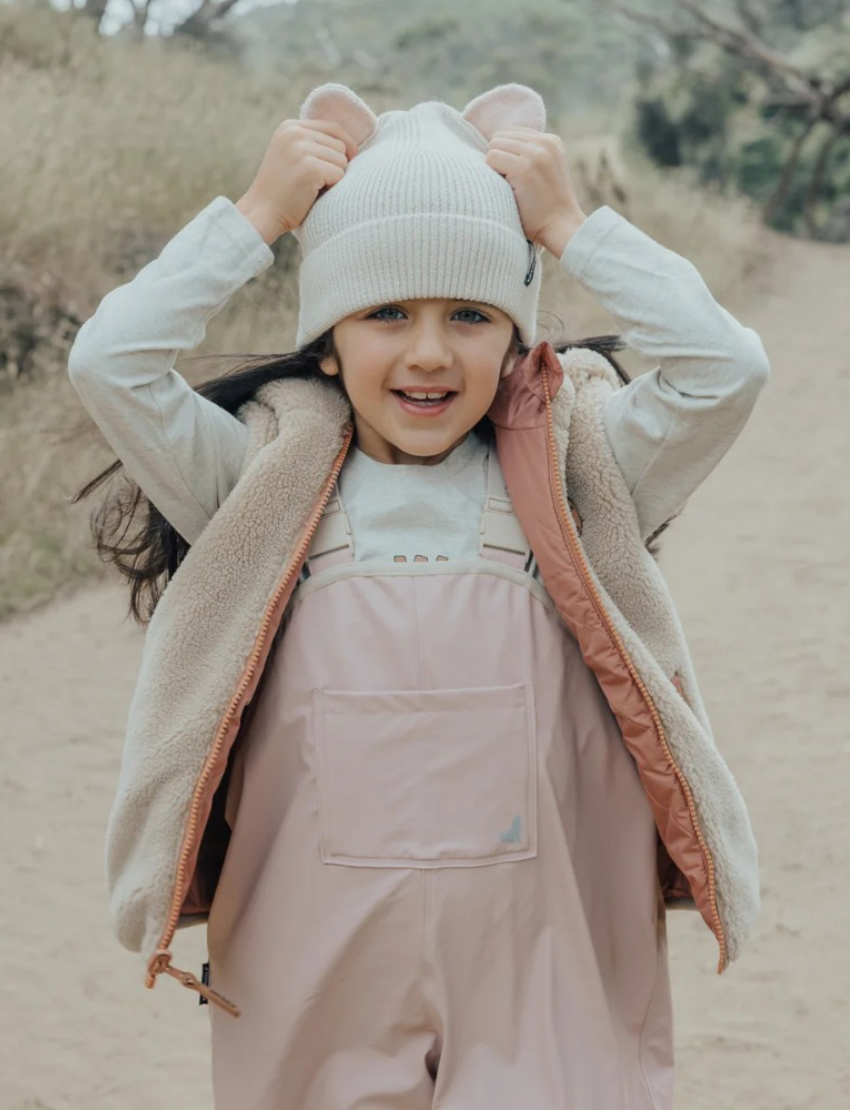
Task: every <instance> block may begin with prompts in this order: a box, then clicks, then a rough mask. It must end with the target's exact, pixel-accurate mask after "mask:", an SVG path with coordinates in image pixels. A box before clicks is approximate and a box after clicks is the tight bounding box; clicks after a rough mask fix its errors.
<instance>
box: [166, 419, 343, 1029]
mask: <svg viewBox="0 0 850 1110" xmlns="http://www.w3.org/2000/svg"><path fill="white" fill-rule="evenodd" d="M353 436H354V425H353V424H352V425H350V426H349V428H348V431H347V432H346V435H345V441H344V443H343V445H342V448H341V449H340V452H339V454H338V455H337V457H336V459H335V461H334V464H333V467H332V468H331V472H330V474H329V476H328V478H327V481H326V482H325V485H324V488H323V489H322V493H321V495H320V497H319V500H318V501H317V502H316V505H315V506H314V508H313V512H312V514H311V516H310V518H309V519H308V521H307V524H306V525H305V527H304V531H303V532H302V534H301V539H300V541H299V543H298V546H297V547H296V549H295V552H294V553H293V555H292V558H291V559H290V560H289V563H288V564H287V566H286V570H285V571H284V574H283V577H282V578H281V579H280V581H279V582H278V584H277V587H276V589H275V591H274V594H273V595H272V599H271V601H270V602H269V604H268V606H267V607H266V611H265V614H264V615H263V621H262V624H261V626H260V632H259V635H258V637H257V639H256V641H255V643H254V648H253V650H252V652H251V655H250V658H249V660H248V664H247V667H246V670H245V671H244V673H243V675H242V680H241V681H240V683H239V686H238V687H237V689H236V693H235V694H234V695H233V697H232V698H231V699H230V704H229V705H228V707H227V710H226V711H225V714H224V716H223V717H222V719H221V721H220V723H219V726H218V731H217V732H216V735H215V739H214V741H213V746H212V748H211V750H210V752H209V754H208V756H207V758H206V760H205V761H204V766H203V769H202V770H201V774H200V777H199V779H198V781H197V783H196V785H195V793H194V795H193V797H192V804H191V807H190V810H189V822H188V824H187V826H186V831H185V833H184V836H183V846H182V848H181V851H180V858H179V860H178V862H177V872H176V875H175V878H174V893H173V895H172V899H171V907H170V909H169V914H168V920H167V922H166V925H165V929H164V930H163V933H162V936H161V937H160V941H159V944H158V945H157V948H156V952H155V953H154V955H153V957H152V958H151V961H150V963H149V965H148V976H147V979H146V980H145V986H146V987H149V988H151V989H152V988H153V987H154V985H155V983H156V976H157V975H160V974H162V973H163V972H166V973H167V974H168V975H172V976H173V977H174V978H175V979H178V980H179V981H180V982H181V983H182V984H183V986H184V987H188V988H189V989H190V990H196V991H198V993H199V994H202V995H203V996H204V997H205V998H206V999H207V1000H208V1001H210V1002H213V1003H215V1005H217V1006H220V1007H221V1008H222V1009H223V1010H226V1011H227V1013H229V1014H232V1015H233V1016H234V1017H238V1016H239V1007H238V1006H237V1005H236V1004H235V1003H234V1002H231V1001H230V999H228V998H225V997H224V995H221V994H219V993H218V991H215V990H213V989H212V988H211V987H207V986H205V984H203V983H201V982H200V981H199V980H198V979H197V978H196V977H195V976H194V975H193V974H192V972H191V971H181V970H180V968H178V967H174V966H173V965H172V963H171V952H170V951H169V948H168V946H169V944H170V943H171V940H172V938H173V936H174V933H175V930H176V928H177V922H178V920H179V918H180V907H181V905H182V902H183V886H184V883H185V878H186V876H185V870H186V863H187V861H188V859H189V856H190V855H191V849H192V847H193V841H194V838H195V834H196V832H197V825H198V812H199V807H200V799H201V796H202V794H203V792H204V787H205V786H206V783H207V780H208V779H209V776H210V769H211V768H212V767H213V765H214V764H215V763H216V762H217V760H218V756H219V753H220V750H221V745H222V742H223V740H224V737H225V735H226V734H227V730H228V727H229V725H230V721H231V719H232V717H233V714H234V712H235V711H236V707H237V706H238V705H239V702H240V700H241V698H242V695H243V693H244V692H245V690H246V688H247V686H248V684H249V683H250V681H251V677H252V676H253V673H254V670H255V669H256V664H257V660H258V659H259V656H260V651H261V650H262V647H263V644H264V643H265V640H266V637H267V635H268V630H269V625H270V623H271V614H272V612H273V611H274V609H275V607H276V605H277V602H278V599H279V598H280V595H281V594H282V593H283V591H284V590H285V589H286V586H287V584H288V582H289V579H290V578H291V577H292V574H293V571H294V570H295V567H296V566H297V565H298V564H299V563H300V562H301V561H302V560H303V558H304V555H305V554H306V552H307V550H308V548H309V546H310V541H311V540H312V538H313V534H314V533H315V531H316V529H317V528H318V526H319V520H320V518H321V516H322V513H323V512H324V510H325V506H326V505H327V503H328V501H329V500H330V496H331V493H332V492H333V488H334V485H335V484H336V480H337V478H338V477H339V472H340V470H341V469H342V464H343V462H344V460H345V456H346V455H347V453H348V449H349V447H350V445H351V440H352V438H353Z"/></svg>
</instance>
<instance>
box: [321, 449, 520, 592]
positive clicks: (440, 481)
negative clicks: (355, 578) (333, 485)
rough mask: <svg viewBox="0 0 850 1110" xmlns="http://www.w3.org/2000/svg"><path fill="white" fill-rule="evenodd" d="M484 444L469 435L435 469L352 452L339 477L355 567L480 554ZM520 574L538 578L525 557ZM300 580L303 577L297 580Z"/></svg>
mask: <svg viewBox="0 0 850 1110" xmlns="http://www.w3.org/2000/svg"><path fill="white" fill-rule="evenodd" d="M487 460H488V445H487V443H486V441H485V440H484V439H482V438H481V437H480V436H479V435H478V434H477V433H476V432H475V431H470V432H469V433H468V434H467V436H466V438H465V439H464V440H463V441H462V442H461V443H459V444H458V445H457V447H455V448H454V450H453V451H452V452H451V453H450V454H449V455H447V456H446V458H444V459H443V460H442V461H441V462H439V463H435V464H434V465H428V466H423V465H422V464H420V463H413V464H403V463H382V462H378V461H377V460H376V459H373V458H372V457H371V456H370V455H367V454H365V452H363V451H361V450H360V448H359V447H357V446H356V444H355V445H353V446H352V448H351V450H350V451H349V453H348V455H347V457H346V460H345V463H344V464H343V467H342V470H341V472H340V477H339V486H340V493H341V495H342V503H343V506H344V507H345V511H346V513H347V515H348V521H349V526H350V528H351V540H352V546H353V548H354V561H355V562H365V561H366V560H368V559H379V560H381V561H386V562H407V563H412V562H414V561H417V556H419V559H418V561H419V562H421V561H422V557H423V556H424V558H425V559H426V560H427V561H428V562H435V561H436V560H437V558H438V557H442V558H444V559H465V558H470V557H472V556H475V555H478V554H480V543H481V534H480V531H479V529H480V525H481V514H482V512H483V510H484V501H485V498H486V496H487ZM526 570H528V571H529V573H531V574H534V575H535V577H537V578H538V579H539V577H540V574H539V570H538V568H537V562H536V560H535V559H534V556H533V555H530V556H529V560H528V564H527V565H526ZM304 577H306V575H305V574H303V573H302V579H303V578H304Z"/></svg>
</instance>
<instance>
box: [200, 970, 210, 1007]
mask: <svg viewBox="0 0 850 1110" xmlns="http://www.w3.org/2000/svg"><path fill="white" fill-rule="evenodd" d="M201 982H202V983H203V984H204V986H205V987H208V986H209V985H210V965H209V964H208V963H205V964H202V965H201ZM209 1004H210V1003H209V999H208V998H204V996H203V995H202V994H199V995H198V1005H199V1006H209Z"/></svg>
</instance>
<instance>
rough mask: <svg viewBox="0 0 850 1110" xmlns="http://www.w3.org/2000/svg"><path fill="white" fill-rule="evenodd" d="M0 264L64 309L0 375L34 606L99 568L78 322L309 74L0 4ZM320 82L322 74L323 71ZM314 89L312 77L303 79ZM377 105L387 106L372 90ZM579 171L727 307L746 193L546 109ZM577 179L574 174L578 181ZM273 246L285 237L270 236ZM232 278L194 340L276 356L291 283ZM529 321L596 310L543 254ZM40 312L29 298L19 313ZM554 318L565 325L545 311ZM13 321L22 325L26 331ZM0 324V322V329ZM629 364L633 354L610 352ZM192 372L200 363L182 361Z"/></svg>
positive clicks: (2, 439) (24, 569)
mask: <svg viewBox="0 0 850 1110" xmlns="http://www.w3.org/2000/svg"><path fill="white" fill-rule="evenodd" d="M0 52H2V53H0V57H2V66H0V103H2V104H4V106H11V110H7V111H4V112H2V113H0V144H1V145H0V149H3V150H4V152H5V157H4V159H3V160H2V162H0V273H2V274H4V275H12V281H13V282H14V283H16V288H18V287H20V288H24V289H26V290H27V293H28V296H29V297H30V298H31V299H30V302H29V303H30V304H31V305H33V306H35V305H38V306H39V307H43V305H42V304H41V302H49V303H50V305H51V306H53V308H54V309H56V311H57V313H58V314H59V315H61V316H62V317H63V319H64V320H65V322H66V324H65V332H64V333H62V335H63V338H61V339H59V340H56V341H55V342H54V345H53V347H49V346H48V348H47V350H48V352H49V354H48V357H47V358H46V360H43V362H44V365H42V366H41V367H40V368H39V370H38V372H35V373H32V374H30V375H28V376H27V377H25V378H19V379H18V380H17V381H16V382H11V381H10V380H9V379H8V375H7V376H6V379H5V380H4V379H3V378H0V475H2V493H0V619H2V618H3V617H6V616H8V615H10V614H12V613H15V612H20V611H23V610H26V609H30V608H32V607H34V606H36V605H39V604H41V603H43V602H44V601H47V600H49V599H50V598H52V597H54V596H56V595H57V594H58V593H60V592H64V591H66V590H68V589H70V588H72V587H73V586H74V585H75V584H76V583H78V582H79V581H80V580H82V579H84V578H91V576H92V575H97V574H104V573H114V572H110V571H105V570H104V568H102V567H101V565H100V563H99V561H98V559H97V557H96V555H95V554H94V553H93V550H92V548H91V544H90V536H89V531H88V527H89V526H88V520H89V514H90V513H91V512H92V511H93V510H94V508H95V507H96V505H95V504H93V503H92V501H97V500H98V499H99V498H100V497H101V496H102V491H100V492H99V493H98V494H97V495H95V497H94V498H93V499H92V501H90V502H83V503H82V504H80V505H76V506H70V505H69V504H68V501H67V499H68V497H69V496H70V495H71V494H72V493H73V492H75V491H76V490H77V489H78V488H79V487H80V486H81V485H82V484H83V482H84V481H86V480H87V479H88V478H90V477H92V476H93V475H94V474H96V473H98V472H99V471H100V470H102V469H103V468H104V467H105V466H106V465H108V464H109V463H110V462H111V461H112V460H113V458H114V456H113V455H112V454H111V452H110V451H109V449H108V448H107V446H106V444H105V443H104V441H103V440H102V438H101V437H100V434H99V432H98V431H97V429H96V428H95V427H94V426H93V424H92V423H91V421H90V419H89V418H88V415H87V413H86V412H85V410H83V408H82V406H81V404H80V402H79V400H78V398H77V395H76V393H75V392H74V390H73V388H72V387H71V385H70V382H69V380H68V377H67V373H66V360H67V347H68V344H69V343H70V341H71V340H72V339H73V333H74V331H75V327H70V328H69V327H68V325H67V321H68V320H71V321H76V322H77V324H78V323H79V322H82V321H83V320H84V319H86V318H87V317H88V316H89V315H90V314H91V313H92V312H93V311H94V309H95V308H96V307H97V304H98V302H99V301H100V298H101V297H102V296H103V295H104V294H105V293H106V292H108V291H109V290H110V289H111V288H113V287H114V286H115V285H117V284H120V283H121V282H123V281H127V280H129V279H130V278H131V277H132V276H133V274H134V273H135V272H136V271H137V270H138V269H139V268H140V267H141V266H142V265H144V263H145V262H146V261H147V260H148V259H150V258H151V257H154V256H155V255H156V254H157V253H158V252H159V250H160V249H161V248H162V247H163V246H164V245H165V243H166V242H167V241H168V239H169V238H170V237H171V236H172V235H173V234H174V233H175V232H176V231H177V230H178V229H179V228H180V227H181V226H183V225H184V224H185V223H186V222H188V220H189V219H191V217H192V216H194V215H195V214H196V213H197V212H198V211H199V210H200V209H201V208H202V207H204V206H205V205H206V204H207V203H208V202H209V201H210V200H211V199H213V197H215V196H217V195H219V194H222V193H223V194H224V195H226V196H229V197H231V198H232V199H234V200H235V199H237V198H238V197H239V196H240V195H241V194H242V192H244V190H245V188H247V186H248V185H249V184H250V181H251V179H252V177H253V173H254V170H255V169H256V166H257V165H258V164H259V160H260V158H261V157H262V154H263V151H264V150H265V146H266V143H267V142H268V139H269V136H270V135H271V132H272V131H273V129H274V127H275V126H276V125H277V123H278V122H279V121H280V120H281V119H284V118H286V117H287V116H294V115H296V114H297V109H298V104H299V103H300V102H301V100H302V99H303V97H304V95H306V92H307V91H308V90H309V88H310V87H311V84H308V85H306V86H305V87H301V86H299V87H292V86H290V85H288V84H287V83H286V82H285V81H284V80H283V79H281V80H280V81H279V82H276V83H265V84H263V85H262V86H259V85H258V84H256V83H255V82H253V81H252V80H251V78H250V76H249V75H246V74H245V73H243V72H241V71H239V70H237V69H236V68H234V67H232V66H230V65H226V64H223V63H216V62H213V61H210V60H209V59H207V58H205V57H203V56H202V55H201V54H200V53H199V52H198V51H197V50H194V49H189V48H175V47H174V45H173V44H171V43H161V42H150V41H149V42H145V43H144V44H132V43H120V42H114V41H107V42H104V41H101V40H98V39H97V38H96V37H95V36H94V35H93V34H92V33H91V29H90V27H89V24H88V22H87V21H86V20H84V19H82V18H80V17H79V16H76V15H69V16H66V17H64V18H60V17H58V16H57V14H56V13H50V12H45V11H39V10H34V11H28V12H23V13H22V12H20V11H19V10H16V9H12V8H4V7H0ZM321 79H322V80H325V79H327V78H321ZM315 83H318V81H314V82H313V84H315ZM371 102H372V106H373V108H374V109H375V110H376V111H381V110H383V109H384V108H385V107H389V105H384V104H380V103H378V102H377V101H375V100H374V99H372V101H371ZM549 126H550V128H551V129H552V130H557V131H559V132H560V134H561V135H562V136H563V137H564V140H565V142H566V144H567V149H568V150H569V151H570V153H571V156H572V157H573V159H574V161H575V164H576V166H577V167H578V163H579V161H580V160H585V161H586V162H587V165H588V166H589V167H590V180H591V181H592V179H593V175H594V172H595V171H594V167H595V166H596V165H597V164H598V158H599V152H600V150H602V149H604V150H605V151H606V153H607V157H608V158H609V161H610V162H611V163H612V164H613V166H614V168H615V177H616V179H617V180H618V181H619V184H620V186H621V187H622V188H623V189H624V192H625V197H626V200H625V201H623V202H621V201H619V200H616V199H614V195H613V194H611V195H606V189H607V188H608V186H603V187H602V189H601V190H600V192H599V194H598V195H595V196H594V195H592V194H593V192H594V190H593V189H589V191H588V192H585V193H581V192H580V198H581V200H582V203H583V204H584V205H585V208H586V210H591V209H592V208H595V207H596V206H597V205H598V204H599V203H609V202H610V203H612V205H613V206H614V207H617V208H619V210H620V211H622V212H623V213H624V214H625V215H627V216H628V217H629V218H630V219H631V220H632V221H633V222H635V223H636V224H638V226H640V227H642V228H643V229H644V230H645V231H646V232H648V233H649V234H650V235H652V236H653V237H655V238H657V239H659V240H660V241H661V242H663V243H664V244H665V245H667V246H669V247H671V248H672V249H674V250H677V251H680V252H681V253H683V254H685V255H686V256H687V257H689V258H690V259H691V260H692V261H693V262H694V263H695V264H696V265H697V267H698V268H699V269H700V271H701V273H702V274H703V275H704V277H705V278H706V281H707V282H708V284H709V286H710V287H711V289H712V291H713V292H714V294H715V296H717V297H718V299H720V300H721V301H723V302H724V303H725V302H726V301H728V300H729V298H730V297H732V296H734V292H735V289H736V288H737V286H738V284H739V283H740V282H741V281H742V280H744V278H745V277H746V274H747V273H748V272H749V270H750V269H751V267H752V266H753V265H754V264H755V263H756V262H757V261H758V249H759V248H758V244H759V241H760V236H759V231H760V229H759V226H758V222H757V219H756V216H755V213H754V212H753V211H752V210H751V208H750V207H749V206H748V205H747V204H746V203H745V202H740V201H735V202H730V201H726V200H723V199H721V198H716V197H710V196H706V194H705V193H703V192H697V191H696V190H694V189H693V188H691V187H689V185H688V183H687V181H685V180H682V179H676V178H674V177H672V176H671V175H668V174H664V175H662V174H659V173H658V172H657V171H655V170H654V169H653V168H652V167H651V166H649V165H648V164H646V163H645V162H644V161H643V160H641V159H640V158H639V157H638V156H637V155H636V154H635V153H634V152H633V151H628V152H622V151H620V150H619V149H618V145H617V141H616V139H615V138H614V137H613V136H614V134H615V133H616V131H617V129H618V127H619V121H617V120H611V119H598V120H590V119H585V120H584V121H583V123H582V126H581V129H580V130H578V129H577V128H576V124H575V122H574V121H572V120H563V121H557V120H550V124H549ZM577 180H578V178H577ZM283 250H284V252H285V251H286V248H285V247H284V248H283ZM283 261H284V259H283V258H282V259H280V260H279V264H278V265H276V266H275V267H272V268H271V269H270V270H269V271H267V272H266V273H265V274H264V275H262V277H261V278H260V279H258V280H257V281H256V282H254V283H252V284H251V285H250V287H248V288H246V289H244V290H241V291H240V292H239V293H238V294H237V295H236V296H235V297H234V298H233V299H232V300H231V302H230V303H229V304H228V305H227V306H226V308H225V309H224V310H223V311H222V312H221V313H219V315H218V316H216V317H215V319H214V320H213V321H212V322H211V324H210V328H209V332H208V335H207V339H206V341H205V343H204V344H203V345H202V347H201V348H200V350H201V351H203V352H205V353H212V352H240V353H241V352H263V351H267V352H268V351H284V350H288V349H290V348H291V347H292V346H293V345H294V335H295V325H296V311H297V285H296V280H295V275H294V274H293V273H292V272H291V271H290V270H289V269H288V268H287V266H286V265H284V264H282V263H283ZM544 265H545V267H546V270H545V273H546V278H545V281H544V292H543V295H542V298H541V328H542V329H543V331H544V333H549V332H551V333H560V332H561V331H562V330H566V331H567V332H568V333H569V334H571V335H574V336H578V335H584V334H589V333H591V332H598V331H607V330H610V329H611V321H610V320H609V318H608V317H606V316H605V315H604V314H603V313H601V311H600V310H599V309H598V306H596V305H595V304H594V303H593V302H592V300H591V298H589V297H587V295H586V294H584V293H583V291H582V290H580V289H579V288H578V287H577V286H576V284H575V283H574V282H571V281H570V280H569V279H568V278H567V277H565V276H564V275H562V274H560V273H559V272H558V266H557V260H555V259H553V258H552V257H550V256H544ZM33 311H35V309H33ZM552 313H556V314H557V315H558V317H559V318H560V319H561V320H562V321H563V324H564V329H562V328H561V326H560V325H559V323H558V321H557V320H555V319H554V317H553V316H552V315H550V314H552ZM27 323H28V321H27V320H25V319H22V320H21V321H20V326H21V327H26V325H27ZM2 339H3V336H2V335H0V341H2ZM625 362H626V365H627V366H628V367H629V369H631V370H632V371H633V372H636V371H638V370H639V369H641V368H642V367H641V360H640V358H639V357H638V356H637V355H635V354H634V353H629V354H628V355H627V357H626V359H625ZM180 369H181V370H182V371H183V372H184V373H185V374H186V377H187V378H188V379H189V380H190V381H192V382H193V384H196V382H197V378H196V376H195V375H196V374H197V369H198V368H197V367H194V368H193V367H192V366H191V365H190V364H188V363H185V362H184V363H183V364H181V365H180Z"/></svg>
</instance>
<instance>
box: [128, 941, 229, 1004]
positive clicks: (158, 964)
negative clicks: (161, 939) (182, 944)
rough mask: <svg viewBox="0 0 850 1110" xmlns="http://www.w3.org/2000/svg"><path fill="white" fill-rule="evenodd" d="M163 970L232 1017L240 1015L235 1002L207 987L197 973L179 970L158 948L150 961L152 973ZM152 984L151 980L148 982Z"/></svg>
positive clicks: (156, 973) (164, 952)
mask: <svg viewBox="0 0 850 1110" xmlns="http://www.w3.org/2000/svg"><path fill="white" fill-rule="evenodd" d="M163 972H165V973H166V974H167V975H171V976H173V978H175V979H177V980H178V982H180V983H182V984H183V986H184V987H188V988H189V990H193V991H197V992H198V994H200V995H202V996H203V997H204V998H206V1000H207V1002H213V1003H215V1005H216V1006H220V1007H221V1009H222V1010H225V1011H226V1012H227V1013H228V1014H231V1015H232V1016H233V1017H239V1016H240V1010H239V1007H238V1006H237V1005H236V1003H235V1002H231V1001H230V999H229V998H225V996H224V995H223V994H220V993H219V992H218V991H217V990H215V989H214V988H213V987H208V986H206V985H205V984H204V983H202V982H201V981H200V979H199V978H198V977H197V975H193V974H192V972H191V971H181V970H180V968H179V967H174V966H173V964H172V963H171V953H170V952H169V951H168V950H167V949H166V948H160V949H159V951H158V952H157V953H156V956H155V957H154V959H153V960H152V961H151V973H152V975H161V974H162V973H163ZM149 985H150V986H151V987H152V986H153V981H151V983H150V984H149Z"/></svg>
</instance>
